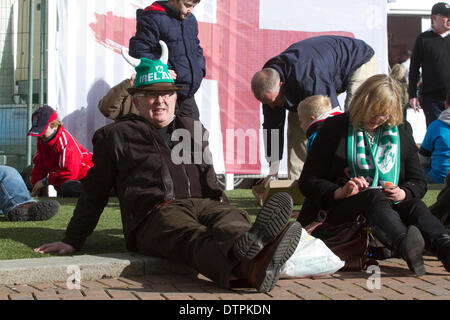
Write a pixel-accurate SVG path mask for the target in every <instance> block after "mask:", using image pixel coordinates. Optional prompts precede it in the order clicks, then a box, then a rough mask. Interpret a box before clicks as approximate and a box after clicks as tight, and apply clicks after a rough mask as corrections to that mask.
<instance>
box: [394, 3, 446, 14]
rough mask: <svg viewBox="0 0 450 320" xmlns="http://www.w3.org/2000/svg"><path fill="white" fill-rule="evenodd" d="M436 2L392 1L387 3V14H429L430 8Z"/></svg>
mask: <svg viewBox="0 0 450 320" xmlns="http://www.w3.org/2000/svg"><path fill="white" fill-rule="evenodd" d="M437 2H439V1H438V0H394V2H390V3H388V14H419V15H429V14H431V8H432V7H433V5H434V4H435V3H437Z"/></svg>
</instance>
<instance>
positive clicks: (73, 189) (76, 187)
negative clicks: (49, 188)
mask: <svg viewBox="0 0 450 320" xmlns="http://www.w3.org/2000/svg"><path fill="white" fill-rule="evenodd" d="M55 189H56V191H58V196H60V197H63V198H78V197H79V196H80V194H81V192H82V191H83V184H82V183H81V181H78V180H69V181H66V182H64V183H63V184H62V185H60V186H59V188H55Z"/></svg>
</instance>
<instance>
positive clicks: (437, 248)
mask: <svg viewBox="0 0 450 320" xmlns="http://www.w3.org/2000/svg"><path fill="white" fill-rule="evenodd" d="M407 126H409V124H408V123H403V115H402V107H401V93H400V89H399V87H398V84H397V82H396V81H395V80H394V79H392V78H391V77H389V76H386V75H375V76H373V77H371V78H369V79H367V80H366V81H365V82H364V83H363V84H362V85H361V86H360V87H359V88H358V90H357V91H356V93H355V96H354V97H353V100H352V102H351V103H350V106H349V110H348V111H347V112H345V113H344V114H342V115H337V116H335V117H331V118H329V119H327V120H326V121H325V123H324V125H323V127H322V128H321V130H320V131H319V133H318V135H317V137H316V138H315V141H314V144H313V145H312V147H311V150H310V151H309V153H308V157H307V159H306V163H305V166H304V168H303V172H302V174H301V176H300V179H299V187H300V190H301V192H302V193H303V194H304V195H305V196H306V199H305V202H304V205H303V207H302V210H301V212H300V215H299V218H298V220H299V221H300V223H302V224H303V225H307V224H309V223H310V222H312V221H313V220H314V219H315V217H316V215H317V212H318V210H320V209H323V210H326V211H327V212H328V215H327V218H326V222H328V223H331V224H336V225H338V224H341V223H344V222H349V221H354V220H355V219H356V218H357V217H358V216H359V215H362V216H364V217H365V219H366V222H367V224H368V226H369V228H370V229H371V231H372V233H373V234H374V236H375V237H376V238H377V239H378V240H380V241H381V242H382V243H383V244H384V245H385V246H386V247H388V248H389V249H391V250H393V251H394V252H395V253H396V255H398V256H399V257H402V258H403V259H405V260H406V262H407V263H408V267H409V268H410V270H411V271H413V272H414V273H415V274H416V275H423V274H424V273H425V267H424V263H423V257H422V255H423V250H424V248H425V247H427V249H428V250H429V251H431V252H434V253H436V254H437V256H438V257H439V259H440V260H441V261H442V262H443V264H444V267H445V269H446V270H447V271H449V272H450V236H449V235H448V233H447V231H446V229H445V227H444V226H443V225H442V224H441V223H440V221H439V220H438V219H436V218H435V217H434V216H433V215H432V214H431V213H430V211H429V210H428V208H427V206H426V205H425V203H424V202H423V201H422V200H421V198H422V197H423V196H424V195H425V193H426V190H427V185H426V182H425V179H424V177H423V175H422V171H421V168H420V164H419V160H418V156H417V147H416V144H415V142H414V140H413V138H412V136H411V134H410V133H408V130H407V129H408V128H405V127H407Z"/></svg>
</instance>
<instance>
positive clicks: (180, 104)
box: [175, 96, 200, 120]
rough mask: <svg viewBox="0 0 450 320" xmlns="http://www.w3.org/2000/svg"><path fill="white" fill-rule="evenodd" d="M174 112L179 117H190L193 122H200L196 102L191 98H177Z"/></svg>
mask: <svg viewBox="0 0 450 320" xmlns="http://www.w3.org/2000/svg"><path fill="white" fill-rule="evenodd" d="M175 111H176V113H177V114H179V115H182V116H186V117H190V118H192V119H194V120H200V112H199V111H198V106H197V102H195V98H194V97H193V96H192V97H183V96H178V98H177V103H176V105H175Z"/></svg>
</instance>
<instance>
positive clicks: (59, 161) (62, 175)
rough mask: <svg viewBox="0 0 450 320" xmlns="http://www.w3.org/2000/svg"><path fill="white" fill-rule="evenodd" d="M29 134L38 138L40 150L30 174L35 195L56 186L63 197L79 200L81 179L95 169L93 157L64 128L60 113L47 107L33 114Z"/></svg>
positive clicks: (38, 148)
mask: <svg viewBox="0 0 450 320" xmlns="http://www.w3.org/2000/svg"><path fill="white" fill-rule="evenodd" d="M28 135H30V136H33V137H37V138H38V142H37V151H36V154H35V155H34V157H33V170H32V171H31V184H32V185H33V188H32V190H31V195H32V196H37V195H38V194H39V192H40V190H41V189H42V188H44V187H46V186H48V185H53V186H54V187H55V189H56V190H57V191H58V195H59V196H62V197H78V196H79V195H80V193H81V190H82V188H83V186H82V183H81V180H83V179H84V178H85V177H86V174H87V172H88V170H89V169H90V168H92V166H93V163H92V154H91V153H90V152H89V151H87V150H86V149H85V148H84V147H83V146H82V145H81V144H80V143H79V142H78V141H77V140H76V139H75V138H74V137H73V136H72V135H71V134H70V133H69V132H68V131H67V130H66V129H65V128H64V126H63V124H62V122H61V120H59V119H58V114H57V113H56V111H55V110H53V109H52V108H51V107H50V106H47V105H44V106H41V107H40V108H39V109H38V110H36V111H35V112H34V113H33V115H32V127H31V129H30V131H29V132H28Z"/></svg>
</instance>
